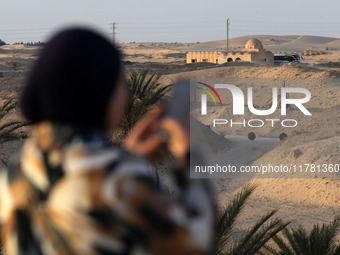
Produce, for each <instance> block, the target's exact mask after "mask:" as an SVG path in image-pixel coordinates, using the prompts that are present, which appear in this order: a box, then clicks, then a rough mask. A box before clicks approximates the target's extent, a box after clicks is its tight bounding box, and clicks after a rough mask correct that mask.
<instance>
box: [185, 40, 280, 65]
mask: <svg viewBox="0 0 340 255" xmlns="http://www.w3.org/2000/svg"><path fill="white" fill-rule="evenodd" d="M234 61H247V62H256V63H262V64H274V54H273V53H272V52H271V51H267V50H265V49H264V48H263V45H262V43H261V41H260V40H258V39H255V38H254V39H250V40H249V41H248V42H247V44H246V45H245V46H244V49H243V50H242V51H228V52H224V51H201V52H195V51H192V52H188V53H187V63H196V62H210V63H216V64H223V63H226V62H234Z"/></svg>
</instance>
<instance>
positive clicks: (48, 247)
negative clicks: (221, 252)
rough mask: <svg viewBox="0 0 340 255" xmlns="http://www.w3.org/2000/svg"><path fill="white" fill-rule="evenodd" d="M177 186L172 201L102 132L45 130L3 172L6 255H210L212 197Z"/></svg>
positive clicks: (146, 169)
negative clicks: (175, 195)
mask: <svg viewBox="0 0 340 255" xmlns="http://www.w3.org/2000/svg"><path fill="white" fill-rule="evenodd" d="M181 172H182V173H183V172H185V171H183V170H182V171H181ZM176 179H182V181H180V182H179V185H178V190H179V192H178V196H177V197H176V198H171V197H170V196H169V194H167V193H166V192H163V191H162V190H161V189H160V187H159V185H157V183H156V182H155V181H154V179H153V178H152V177H151V175H150V166H149V164H148V163H147V162H145V161H144V160H143V159H141V158H138V157H136V156H133V155H131V154H129V153H127V152H124V151H123V150H119V149H117V148H115V147H113V146H111V145H110V144H109V143H108V142H107V141H106V138H105V136H104V135H103V134H101V133H100V132H96V131H94V130H91V129H84V128H77V127H71V126H66V125H59V124H55V123H54V124H52V123H50V122H42V123H40V124H38V125H36V126H35V127H34V130H33V134H32V137H31V138H30V139H28V140H27V141H26V143H25V144H24V146H23V148H22V150H21V152H20V157H19V159H18V160H17V161H14V162H12V163H11V164H10V165H9V166H8V169H4V170H2V171H1V175H0V222H1V226H2V228H1V237H2V243H3V247H4V251H5V254H8V255H17V254H20V255H26V254H32V255H33V254H48V255H54V254H58V255H60V254H77V255H78V254H79V255H80V254H81V255H86V254H163V255H167V254H207V252H208V251H209V249H210V248H211V244H212V236H213V221H214V215H213V209H212V208H213V207H212V201H211V199H210V197H209V193H208V192H207V189H206V188H205V185H204V184H203V182H201V181H197V180H189V179H187V181H185V182H183V177H182V178H176Z"/></svg>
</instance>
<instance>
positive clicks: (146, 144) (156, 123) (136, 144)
mask: <svg viewBox="0 0 340 255" xmlns="http://www.w3.org/2000/svg"><path fill="white" fill-rule="evenodd" d="M163 113H164V109H162V108H159V109H157V110H155V111H152V112H150V113H148V114H147V115H146V116H145V117H143V118H142V119H141V120H140V121H138V123H137V124H136V126H135V127H134V128H133V129H132V130H131V131H130V133H129V134H128V136H127V137H126V138H125V140H124V143H123V147H124V148H125V149H127V150H128V151H131V152H132V153H134V154H136V155H139V156H143V157H147V158H148V159H150V160H158V159H160V158H161V157H162V156H163V155H164V153H165V150H166V143H167V141H166V140H167V139H166V138H164V137H162V136H161V135H160V134H159V130H160V123H161V119H162V115H163Z"/></svg>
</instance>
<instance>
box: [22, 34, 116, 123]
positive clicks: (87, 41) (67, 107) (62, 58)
mask: <svg viewBox="0 0 340 255" xmlns="http://www.w3.org/2000/svg"><path fill="white" fill-rule="evenodd" d="M120 73H121V57H120V53H119V51H118V50H117V49H116V48H115V47H114V46H113V45H112V44H111V43H110V42H109V41H108V40H106V39H105V38H104V37H102V36H101V35H99V34H97V33H95V32H93V31H91V30H88V29H83V28H74V29H67V30H64V31H62V32H60V33H58V34H57V35H55V36H54V37H52V39H51V40H50V41H49V42H48V44H47V46H46V47H45V48H44V49H43V50H42V52H41V55H40V57H39V59H38V60H37V62H36V63H35V65H34V66H33V69H32V71H31V74H30V76H29V78H28V80H27V82H26V84H25V86H24V88H23V94H22V98H21V108H22V112H23V114H24V116H25V117H26V118H27V119H28V120H30V121H32V122H34V123H36V122H40V121H44V120H48V121H54V122H61V123H67V124H75V125H85V126H90V127H94V128H99V129H104V128H105V119H106V114H107V108H108V102H109V100H110V98H111V95H112V92H113V91H114V88H115V86H116V84H117V82H118V79H119V76H120Z"/></svg>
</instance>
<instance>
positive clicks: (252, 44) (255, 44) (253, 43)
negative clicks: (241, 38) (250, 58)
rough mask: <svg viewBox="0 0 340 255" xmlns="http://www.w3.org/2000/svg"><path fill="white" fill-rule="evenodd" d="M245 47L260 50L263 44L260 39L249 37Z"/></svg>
mask: <svg viewBox="0 0 340 255" xmlns="http://www.w3.org/2000/svg"><path fill="white" fill-rule="evenodd" d="M245 48H246V49H248V50H254V49H258V50H261V49H263V45H262V43H261V41H260V40H258V39H255V38H254V39H250V40H249V41H248V42H247V44H246V46H245Z"/></svg>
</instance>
